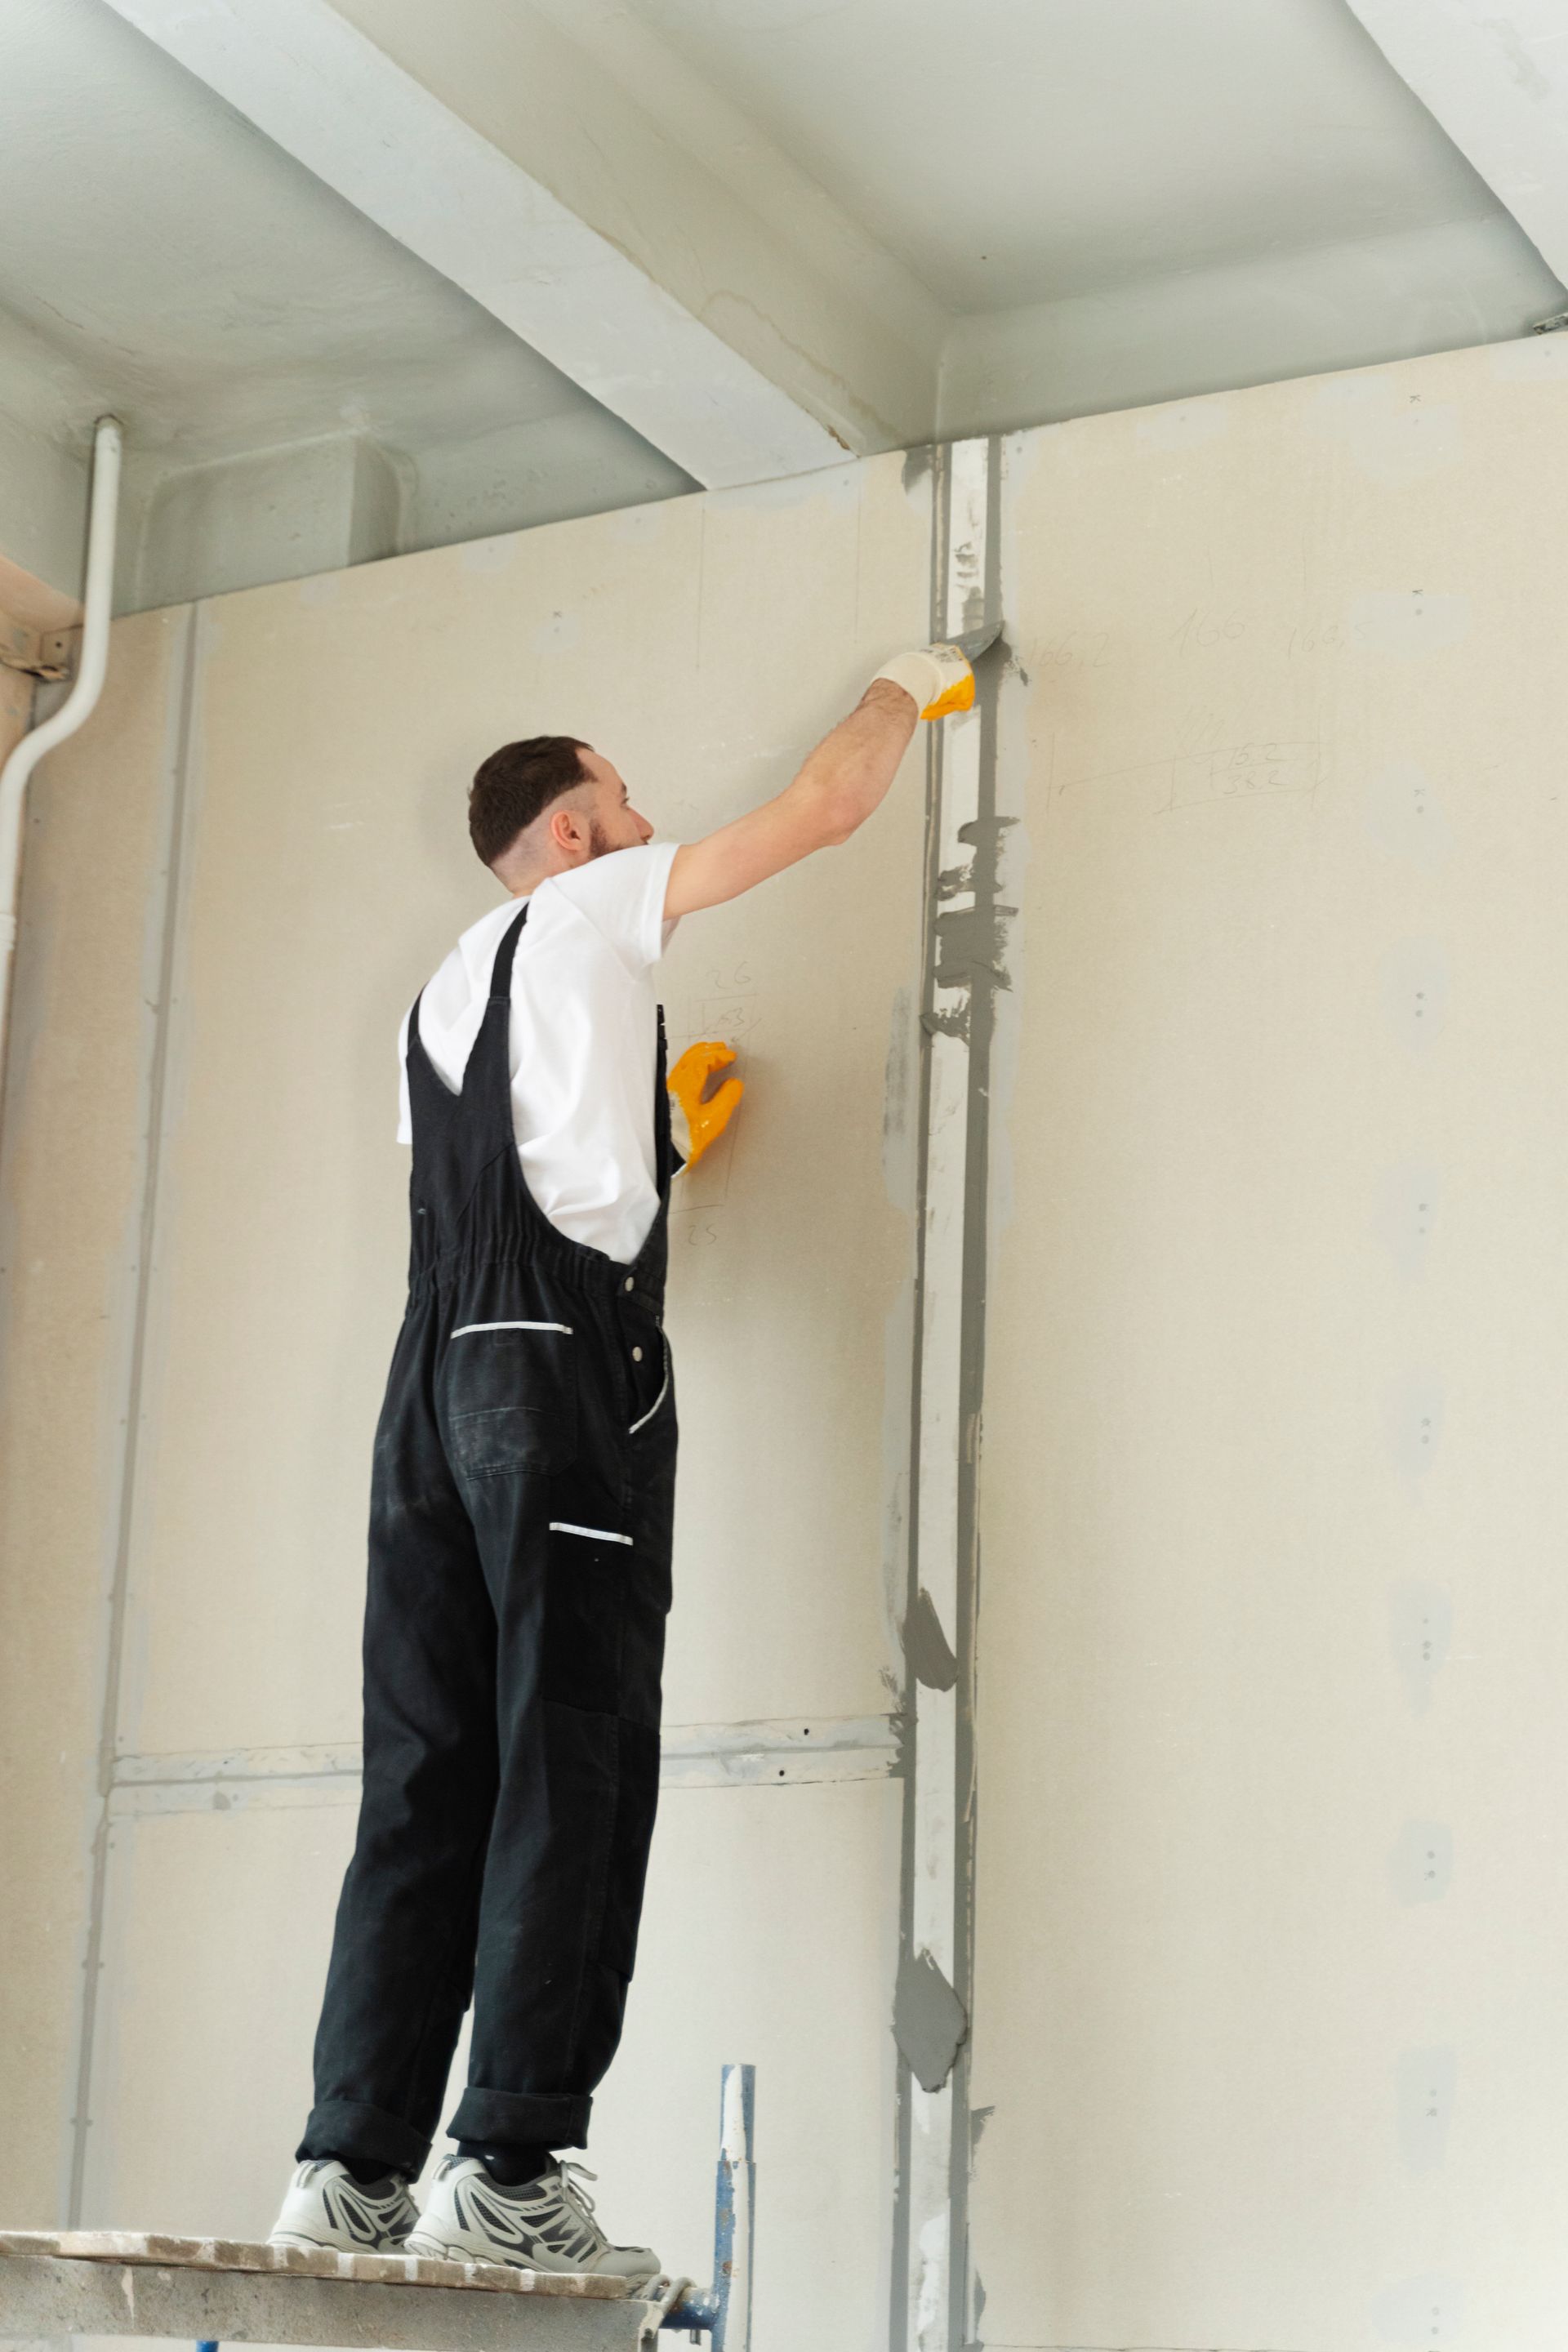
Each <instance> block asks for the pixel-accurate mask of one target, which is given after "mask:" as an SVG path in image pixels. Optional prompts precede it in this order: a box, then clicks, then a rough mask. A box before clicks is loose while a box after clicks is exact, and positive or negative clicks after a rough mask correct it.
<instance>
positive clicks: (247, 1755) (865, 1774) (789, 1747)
mask: <svg viewBox="0 0 1568 2352" xmlns="http://www.w3.org/2000/svg"><path fill="white" fill-rule="evenodd" d="M898 1770H899V1742H898V1731H897V1726H896V1724H895V1721H894V1718H893V1717H891V1716H886V1715H840V1716H818V1717H816V1718H815V1719H810V1718H807V1717H802V1716H782V1717H777V1718H775V1719H773V1720H771V1721H767V1722H761V1723H683V1724H672V1725H670V1726H669V1727H668V1728H667V1729H666V1731H665V1733H664V1738H663V1769H662V1771H661V1774H660V1780H661V1783H662V1785H663V1786H664V1787H665V1788H667V1789H724V1788H747V1787H752V1786H757V1785H761V1784H766V1785H768V1786H771V1787H774V1788H778V1787H784V1788H798V1787H800V1786H801V1785H802V1784H803V1783H805V1782H811V1781H821V1780H889V1779H890V1778H893V1777H894V1776H896V1774H897V1772H898ZM359 1782H360V1750H359V1747H358V1744H357V1743H350V1742H347V1741H345V1742H343V1743H342V1745H338V1746H333V1745H330V1744H322V1745H318V1746H313V1747H302V1748H197V1749H194V1750H192V1751H190V1752H187V1753H185V1754H183V1755H182V1754H170V1755H162V1756H158V1755H153V1756H121V1757H120V1758H118V1759H116V1762H115V1767H114V1783H113V1787H112V1789H111V1790H110V1800H109V1810H110V1818H111V1819H113V1820H123V1819H125V1818H126V1817H127V1816H128V1815H132V1814H138V1813H190V1812H203V1813H205V1812H232V1811H242V1810H245V1809H247V1808H249V1807H252V1806H256V1805H268V1806H290V1805H344V1804H353V1803H355V1802H357V1801H358V1798H359Z"/></svg>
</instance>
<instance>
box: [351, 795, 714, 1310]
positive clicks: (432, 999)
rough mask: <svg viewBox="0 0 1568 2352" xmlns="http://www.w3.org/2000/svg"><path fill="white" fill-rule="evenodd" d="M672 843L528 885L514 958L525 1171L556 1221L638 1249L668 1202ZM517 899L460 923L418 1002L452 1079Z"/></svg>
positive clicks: (426, 1040) (434, 1051)
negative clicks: (661, 1145) (659, 1140)
mask: <svg viewBox="0 0 1568 2352" xmlns="http://www.w3.org/2000/svg"><path fill="white" fill-rule="evenodd" d="M677 846H678V845H677V844H676V843H674V842H649V843H647V845H645V846H643V847H642V848H639V849H613V850H609V851H607V852H606V853H605V855H604V856H601V857H591V858H590V859H589V860H588V862H587V864H586V865H585V866H573V867H572V868H571V869H570V870H569V871H568V872H567V873H564V874H552V875H551V876H550V877H548V879H547V880H545V881H543V882H542V883H541V884H540V885H539V887H538V888H537V889H536V890H535V891H534V892H533V893H532V895H531V898H530V901H529V909H528V920H527V922H526V923H524V925H523V927H522V933H521V937H520V939H519V940H518V943H517V954H516V956H515V958H514V960H513V962H512V968H511V1074H512V1075H511V1116H512V1128H513V1131H514V1132H515V1134H516V1136H517V1152H518V1158H519V1160H521V1163H522V1173H523V1181H524V1182H525V1183H526V1184H527V1186H528V1188H529V1191H530V1192H531V1193H532V1195H533V1197H534V1199H535V1201H536V1202H538V1203H539V1206H540V1207H541V1208H542V1210H543V1212H544V1213H545V1215H546V1216H547V1217H548V1218H549V1220H550V1222H551V1223H552V1225H555V1226H558V1227H559V1229H560V1230H561V1232H562V1233H563V1234H570V1236H571V1238H572V1239H573V1240H574V1241H577V1242H587V1243H589V1244H592V1246H593V1247H594V1248H595V1249H600V1250H603V1251H604V1252H605V1255H606V1256H607V1257H613V1258H616V1259H618V1260H619V1261H620V1262H621V1263H622V1264H623V1265H630V1263H631V1261H632V1259H633V1258H635V1257H636V1255H637V1252H638V1250H639V1249H641V1247H642V1245H643V1243H644V1242H645V1240H646V1239H647V1232H648V1228H649V1226H650V1225H651V1224H652V1223H653V1221H654V1216H655V1213H656V1212H657V1211H658V1174H657V1171H656V1167H655V1161H654V1130H653V1090H654V1071H655V1068H656V1066H657V1056H658V1000H657V998H656V997H655V995H654V987H653V968H654V966H655V964H656V963H657V962H658V959H659V957H660V956H661V955H662V954H663V953H664V950H665V949H666V948H667V947H668V944H669V939H670V934H671V933H672V932H673V930H674V929H675V925H674V924H673V923H667V922H666V921H665V919H664V894H665V891H666V889H667V887H668V883H669V869H670V866H672V864H673V863H674V860H675V852H676V848H677ZM520 906H521V899H517V898H509V899H507V900H506V901H505V903H504V904H503V905H501V906H500V907H494V908H491V909H490V912H489V914H488V915H484V916H481V917H480V919H479V921H478V922H477V923H475V924H474V925H473V927H472V929H469V930H466V931H465V932H464V933H463V936H462V938H461V939H460V940H458V944H457V946H456V947H455V948H454V949H453V950H452V952H451V954H450V955H449V956H448V957H447V961H446V962H445V963H444V964H443V965H442V966H441V969H440V971H438V972H437V974H436V976H435V978H434V980H432V981H431V982H430V985H429V986H428V988H426V991H425V993H424V995H423V997H422V998H421V999H420V1003H419V1035H420V1041H421V1043H422V1044H423V1045H424V1047H425V1049H426V1053H427V1054H428V1055H429V1056H430V1059H431V1062H432V1063H433V1064H434V1066H435V1067H436V1069H437V1073H438V1074H439V1076H441V1077H442V1078H443V1079H445V1081H446V1083H447V1086H449V1087H451V1089H452V1091H453V1093H454V1094H455V1093H456V1092H457V1091H458V1087H460V1086H461V1085H462V1082H463V1071H464V1067H465V1066H466V1065H467V1062H468V1055H469V1053H470V1051H471V1050H472V1047H473V1043H474V1039H475V1037H476V1036H477V1035H478V1034H479V1023H480V1021H481V1020H482V1019H483V1017H484V1010H485V1004H486V1002H487V1000H488V998H489V987H490V969H491V966H492V965H493V964H494V962H495V956H496V950H497V948H498V947H499V946H500V940H501V935H502V933H503V932H504V931H505V929H506V927H507V925H508V924H509V923H510V922H512V921H514V920H515V919H516V916H517V912H518V908H519V907H520ZM407 1050H408V1017H407V1015H406V1013H405V1015H404V1021H403V1028H402V1031H401V1033H400V1035H399V1039H398V1068H399V1071H400V1073H401V1083H402V1104H401V1112H400V1117H399V1119H398V1127H397V1139H398V1141H399V1142H400V1143H409V1142H412V1140H413V1132H414V1131H413V1127H412V1123H411V1121H410V1118H409V1111H408V1072H407V1067H406V1059H405V1057H406V1055H407Z"/></svg>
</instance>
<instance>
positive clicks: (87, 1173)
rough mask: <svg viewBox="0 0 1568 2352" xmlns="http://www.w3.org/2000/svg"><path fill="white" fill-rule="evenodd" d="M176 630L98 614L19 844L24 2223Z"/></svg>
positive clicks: (76, 1950) (3, 1504)
mask: <svg viewBox="0 0 1568 2352" xmlns="http://www.w3.org/2000/svg"><path fill="white" fill-rule="evenodd" d="M185 635H186V616H185V615H184V614H181V613H159V614H148V615H146V616H144V617H142V618H141V619H138V620H136V621H134V622H128V623H122V624H121V625H120V626H119V628H118V630H117V632H116V637H115V646H114V657H113V659H112V661H111V663H110V671H109V677H108V680H107V683H106V685H105V688H104V692H103V698H102V700H101V702H100V705H99V709H98V714H97V716H96V718H95V719H94V720H93V723H92V726H91V729H90V730H89V731H87V732H84V733H83V734H80V735H79V736H77V737H75V738H74V739H73V740H71V741H70V742H68V743H67V744H64V745H62V746H61V747H60V749H59V750H58V751H55V752H54V753H53V754H52V755H51V756H50V758H49V759H48V760H47V761H45V762H44V763H43V765H42V766H41V767H40V769H39V770H38V772H37V775H36V777H35V778H34V781H33V784H32V787H31V792H30V796H29V801H28V813H27V823H26V835H25V840H24V864H23V877H22V892H23V895H22V926H21V935H20V940H19V943H18V948H17V963H16V986H15V992H14V997H13V1016H12V1023H11V1034H10V1050H9V1055H8V1058H7V1064H6V1072H5V1099H4V1104H3V1106H0V1786H3V1787H4V1788H5V1792H6V1801H5V1807H4V1812H3V1814H0V1840H3V1843H4V1876H5V1889H6V1895H5V1902H4V1903H3V1904H0V1985H3V1986H4V1988H5V1990H4V1996H3V1999H4V2014H5V2030H4V2032H0V2107H3V2109H4V2112H5V2131H4V2132H3V2133H0V2210H4V2211H5V2213H6V2214H8V2215H9V2214H15V2215H16V2216H18V2217H25V2219H23V2220H22V2221H21V2226H37V2227H48V2226H53V2225H54V2222H55V2220H56V2217H58V2215H59V2214H60V2212H61V2211H62V2210H63V2208H64V2203H65V2200H66V2198H67V2196H68V2174H69V2162H70V2131H69V2124H70V2119H71V2117H72V2116H74V2114H75V2112H76V2105H77V2062H78V2034H79V2025H80V2021H81V2013H82V2000H81V1991H82V1975H83V1967H84V1963H85V1961H86V1960H87V1958H88V1948H89V1923H90V1917H91V1901H90V1888H91V1883H92V1876H93V1861H92V1853H93V1843H94V1839H95V1835H96V1833H97V1830H98V1826H99V1819H100V1807H99V1804H98V1801H97V1799H98V1781H99V1739H100V1719H101V1706H100V1691H101V1682H102V1675H103V1673H104V1669H105V1662H106V1654H107V1652H108V1649H109V1647H110V1643H111V1641H112V1639H113V1634H114V1627H113V1623H112V1619H111V1612H110V1608H109V1605H108V1602H109V1596H110V1594H111V1593H112V1591H113V1588H114V1582H115V1560H116V1555H117V1552H118V1549H119V1546H120V1538H121V1502H122V1498H123V1484H122V1482H123V1476H124V1470H125V1461H126V1447H125V1414H126V1412H127V1402H128V1397H129V1395H130V1393H131V1390H132V1381H133V1362H132V1358H133V1351H134V1341H135V1331H136V1311H135V1310H136V1299H137V1287H138V1280H139V1276H140V1272H141V1268H142V1264H143V1262H144V1251H143V1232H142V1204H143V1197H144V1183H145V1176H146V1138H147V1123H148V1115H149V1107H150V1100H151V1089H152V1086H153V1075H154V1063H155V1059H156V1048H157V1018H156V1015H157V1004H158V998H159V986H160V982H159V970H160V962H161V934H162V916H163V854H164V850H165V847H166V841H167V833H168V824H167V814H166V801H167V794H168V790H169V781H170V774H171V767H172V755H173V751H174V747H175V745H176V744H177V740H178V735H179V729H180V722H181V698H180V694H179V679H180V662H179V656H180V652H181V648H182V646H183V644H184V637H185ZM13 675H14V674H13V673H11V672H9V671H6V670H4V669H0V682H3V681H4V680H5V679H6V678H7V677H11V676H13ZM0 690H3V689H0Z"/></svg>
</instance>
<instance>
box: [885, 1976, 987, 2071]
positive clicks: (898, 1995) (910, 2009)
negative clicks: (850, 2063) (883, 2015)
mask: <svg viewBox="0 0 1568 2352" xmlns="http://www.w3.org/2000/svg"><path fill="white" fill-rule="evenodd" d="M968 2032H969V2017H968V2012H967V2011H965V2009H964V2006H963V2002H962V2001H961V2000H959V1998H958V1995H957V1994H956V1993H955V1992H954V1991H953V1989H952V1986H951V1985H950V1984H949V1983H948V1980H947V1979H946V1978H945V1977H944V1976H943V1974H942V1970H941V1969H939V1968H938V1966H937V1964H936V1962H935V1961H934V1960H933V1959H932V1958H931V1954H930V1953H929V1952H919V1953H917V1954H916V1955H915V1956H914V1957H913V1958H910V1955H909V1954H908V1953H906V1954H905V1955H904V1957H903V1958H901V1959H900V1962H899V1981H898V1985H897V1988H896V1990H895V1991H894V1994H893V2039H894V2041H895V2042H897V2043H898V2045H899V2048H900V2051H901V2052H902V2053H903V2056H904V2059H905V2062H906V2063H907V2064H908V2066H909V2069H910V2074H913V2076H914V2078H915V2080H916V2082H917V2083H918V2084H920V2086H921V2090H922V2091H940V2090H941V2088H942V2084H944V2083H945V2082H946V2080H947V2078H948V2076H949V2075H950V2074H952V2062H953V2060H954V2059H955V2058H956V2057H957V2055H958V2053H959V2052H960V2051H961V2050H962V2049H963V2044H964V2041H965V2038H966V2037H967V2035H968Z"/></svg>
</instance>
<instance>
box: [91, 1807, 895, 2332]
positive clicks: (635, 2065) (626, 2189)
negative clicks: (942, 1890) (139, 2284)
mask: <svg viewBox="0 0 1568 2352" xmlns="http://www.w3.org/2000/svg"><path fill="white" fill-rule="evenodd" d="M353 1821H354V1815H353V1806H352V1804H342V1803H336V1804H328V1805H323V1806H321V1807H319V1808H315V1809H298V1808H290V1809H287V1810H284V1809H276V1810H268V1809H266V1808H264V1807H256V1808H253V1809H251V1810H248V1811H236V1812H232V1813H228V1814H222V1813H182V1814H175V1815H166V1816H163V1817H143V1818H142V1819H140V1820H137V1821H134V1822H121V1823H119V1824H118V1825H117V1826H116V1829H115V1831H114V1848H113V1853H112V1858H111V1864H110V1890H109V1899H110V1945H109V1949H110V1965H111V1969H112V1971H113V1974H112V1980H111V1985H112V2000H111V2003H110V2007H109V2010H108V2014H107V2021H106V2030H105V2032H104V2033H103V2036H102V2040H101V2042H100V2052H101V2062H102V2063H101V2065H100V2071H99V2076H98V2080H97V2082H96V2084H95V2086H94V2100H93V2116H94V2123H93V2129H92V2137H91V2164H90V2169H89V2200H88V2209H87V2210H88V2216H89V2226H91V2225H92V2224H93V2223H95V2222H100V2223H105V2224H107V2223H108V2222H110V2221H113V2223H114V2225H115V2226H116V2227H140V2226H142V2225H143V2224H145V2225H147V2226H149V2227H171V2228H173V2227H174V2226H176V2225H178V2226H179V2227H181V2228H185V2229H190V2230H194V2231H200V2232H203V2233H205V2232H209V2231H217V2232H219V2233H224V2232H226V2233H228V2234H230V2235H234V2236H242V2237H255V2236H258V2235H262V2234H264V2233H265V2231H266V2230H267V2228H268V2226H269V2225H270V2222H271V2220H272V2217H273V2214H274V2212H275V2210H276V2208H277V2205H278V2201H279V2198H280V2196H281V2194H282V2189H283V2186H284V2183H285V2181H286V2179H287V2178H288V2174H289V2167H290V2163H291V2150H292V2148H293V2147H294V2145H295V2143H296V2142H297V2140H298V2138H299V2135H300V2129H301V2127H302V2125H303V2119H304V2116H305V2112H306V2110H307V2108H308V2105H309V2102H310V2040H311V2035H312V2033H313V2032H314V2028H315V2021H316V2009H317V2004H318V2001H319V2000H320V1996H321V1980H322V1976H323V1972H324V1969H325V1966H326V1958H327V1951H328V1946H329V1942H330V1938H331V1918H332V1908H333V1905H334V1902H335V1900H336V1895H337V1887H338V1882H339V1879H340V1877H341V1874H342V1868H343V1865H344V1864H345V1862H346V1860H347V1857H348V1853H349V1849H350V1846H351V1843H352V1840H353ZM897 1872H898V1806H897V1792H896V1790H894V1789H893V1788H892V1787H891V1785H890V1784H889V1783H888V1782H885V1781H884V1782H881V1783H872V1782H865V1783H861V1784H858V1785H856V1786H853V1787H840V1788H812V1789H788V1790H768V1789H757V1790H738V1789H736V1790H731V1789H725V1790H681V1791H679V1792H676V1793H672V1794H671V1793H667V1795H666V1796H665V1798H664V1800H663V1802H662V1805H661V1808H660V1813H659V1821H658V1829H657V1832H656V1833H655V1844H654V1856H653V1862H652V1867H651V1874H650V1882H649V1895H648V1906H647V1916H646V1918H645V1923H644V1929H643V1940H642V1946H641V1949H640V1952H639V1955H638V1966H637V1976H636V1978H635V1979H634V1981H633V1985H632V1993H631V2000H630V2005H629V2010H628V2018H627V2029H626V2040H625V2042H624V2043H623V2046H622V2051H621V2054H620V2056H619V2058H618V2059H617V2062H616V2066H615V2068H614V2070H613V2071H612V2073H611V2075H610V2077H609V2080H608V2082H607V2084H606V2085H605V2091H604V2093H603V2094H602V2095H601V2097H600V2099H599V2102H598V2104H597V2106H596V2110H595V2122H594V2127H593V2136H592V2142H591V2146H590V2148H589V2151H588V2156H587V2161H588V2162H589V2164H590V2165H591V2166H592V2168H594V2170H595V2171H596V2172H597V2174H598V2175H599V2179H598V2182H597V2185H596V2187H595V2191H594V2194H595V2198H596V2200H597V2201H598V2204H599V2208H600V2210H601V2212H602V2213H603V2214H604V2216H605V2221H606V2223H607V2225H608V2227H609V2229H610V2231H611V2234H612V2235H613V2236H615V2237H617V2238H619V2239H621V2240H629V2241H631V2242H638V2243H649V2244H652V2245H654V2246H656V2247H657V2248H658V2251H659V2252H660V2253H661V2254H662V2255H663V2256H664V2258H665V2259H666V2261H667V2262H668V2263H670V2264H671V2265H679V2267H681V2268H683V2269H686V2270H688V2271H689V2273H691V2274H692V2275H694V2276H698V2277H700V2279H701V2280H702V2281H703V2282H704V2283H707V2282H708V2280H709V2279H710V2274H711V2270H712V2232H713V2221H712V2213H713V2167H714V2161H715V2158H716V2157H717V2153H718V2107H719V2076H720V2069H721V2065H722V2064H723V2063H725V2062H726V2061H728V2060H731V2059H741V2060H744V2061H747V2062H750V2063H752V2064H754V2065H755V2066H756V2068H757V2162H758V2183H759V2188H758V2205H759V2229H758V2239H757V2273H756V2311H757V2329H756V2335H755V2338H754V2340H755V2343H756V2345H757V2347H758V2352H785V2347H793V2346H795V2345H798V2344H800V2343H801V2342H803V2341H822V2342H828V2341H841V2342H845V2343H854V2344H869V2343H873V2342H874V2341H875V2340H876V2338H877V2336H878V2333H879V2325H880V2324H881V2315H882V2313H883V2311H884V2310H885V2305H886V2295H887V2264H888V2250H887V2245H886V2237H887V2231H888V2215H889V2210H890V2200H891V2185H890V2180H889V2164H890V2141H889V2133H888V2128H887V2109H888V2102H889V2098H890V2095H891V2092H890V2082H891V2064H890V2060H891V2040H890V2036H889V2033H888V2031H887V2022H888V2018H889V2011H890V2004H891V1992H890V1987H891V1980H892V1968H893V1951H892V1927H891V1926H890V1922H891V1921H892V1920H893V1919H894V1917H895V1916H896V1909H897V1905H896V1884H897ZM455 2074H457V2076H458V2079H459V2080H460V2079H461V2059H460V2056H459V2063H458V2068H456V2069H455ZM446 2145H447V2143H446V2142H444V2141H442V2142H439V2143H438V2151H444V2149H445V2147H446ZM803 2246H809V2247H810V2249H811V2259H810V2261H809V2262H808V2263H803V2261H802V2260H801V2254H800V2249H801V2248H802V2247H803Z"/></svg>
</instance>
